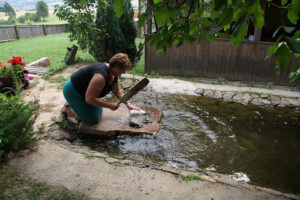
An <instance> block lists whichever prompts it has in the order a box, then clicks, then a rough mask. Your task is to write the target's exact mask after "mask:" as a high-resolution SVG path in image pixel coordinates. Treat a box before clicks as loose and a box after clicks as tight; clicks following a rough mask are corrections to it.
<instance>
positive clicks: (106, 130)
mask: <svg viewBox="0 0 300 200" xmlns="http://www.w3.org/2000/svg"><path fill="white" fill-rule="evenodd" d="M141 108H142V109H143V110H145V111H146V112H147V114H148V116H149V117H150V118H151V120H152V123H148V124H143V126H142V127H141V128H133V127H130V126H129V116H130V113H129V110H128V108H127V107H126V106H125V105H124V104H120V107H119V109H118V110H116V111H112V110H110V109H108V108H103V113H102V118H101V120H100V122H99V123H98V124H95V125H88V124H85V123H84V122H80V124H79V132H80V133H86V134H92V135H101V136H113V135H116V134H127V135H140V134H155V133H157V132H158V131H159V129H160V125H159V121H160V120H161V118H162V112H161V111H159V110H157V109H155V108H153V107H141Z"/></svg>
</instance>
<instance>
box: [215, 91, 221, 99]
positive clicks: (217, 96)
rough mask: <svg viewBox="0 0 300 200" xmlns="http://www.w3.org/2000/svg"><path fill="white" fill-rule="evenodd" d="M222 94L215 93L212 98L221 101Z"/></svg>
mask: <svg viewBox="0 0 300 200" xmlns="http://www.w3.org/2000/svg"><path fill="white" fill-rule="evenodd" d="M222 96H223V95H222V92H220V91H215V93H214V98H215V99H222Z"/></svg>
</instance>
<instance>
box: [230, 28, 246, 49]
mask: <svg viewBox="0 0 300 200" xmlns="http://www.w3.org/2000/svg"><path fill="white" fill-rule="evenodd" d="M247 30H248V24H244V25H242V27H241V28H240V30H239V32H237V33H236V34H233V35H232V36H231V39H230V42H231V43H232V44H234V45H239V44H240V43H241V42H242V41H243V39H244V35H245V34H246V33H247Z"/></svg>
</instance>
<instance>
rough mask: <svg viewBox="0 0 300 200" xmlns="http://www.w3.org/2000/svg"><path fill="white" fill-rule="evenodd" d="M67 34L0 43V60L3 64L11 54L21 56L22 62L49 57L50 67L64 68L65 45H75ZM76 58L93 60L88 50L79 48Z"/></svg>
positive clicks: (57, 69)
mask: <svg viewBox="0 0 300 200" xmlns="http://www.w3.org/2000/svg"><path fill="white" fill-rule="evenodd" d="M68 35H69V33H62V34H57V35H48V36H41V37H35V38H29V39H21V40H16V41H11V42H4V43H0V61H2V63H3V64H5V63H6V61H7V60H9V59H11V58H12V57H13V56H21V57H22V58H23V61H24V62H27V63H30V62H33V61H35V60H38V59H40V58H41V57H49V58H50V62H51V66H50V69H51V70H53V71H59V70H60V69H63V68H65V63H64V62H63V60H64V57H65V55H66V53H67V47H71V46H72V45H73V44H75V45H76V42H75V41H74V42H71V41H70V40H69V38H68ZM76 59H77V60H83V61H87V62H95V59H94V58H93V57H92V56H91V55H90V54H89V53H88V52H83V51H81V50H79V51H78V52H77V55H76Z"/></svg>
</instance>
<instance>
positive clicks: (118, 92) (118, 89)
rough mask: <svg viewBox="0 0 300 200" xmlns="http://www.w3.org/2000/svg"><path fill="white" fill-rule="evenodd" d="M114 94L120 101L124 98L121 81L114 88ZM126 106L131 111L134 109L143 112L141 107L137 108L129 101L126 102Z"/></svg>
mask: <svg viewBox="0 0 300 200" xmlns="http://www.w3.org/2000/svg"><path fill="white" fill-rule="evenodd" d="M112 93H113V94H114V95H115V96H116V97H117V98H118V99H120V98H121V97H122V96H124V93H123V91H122V89H121V87H120V85H119V80H118V81H117V83H116V84H115V85H114V86H113V89H112ZM125 104H126V106H127V108H128V109H129V110H132V109H134V110H141V109H140V108H139V107H136V106H134V105H132V104H130V103H129V101H126V102H125Z"/></svg>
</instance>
